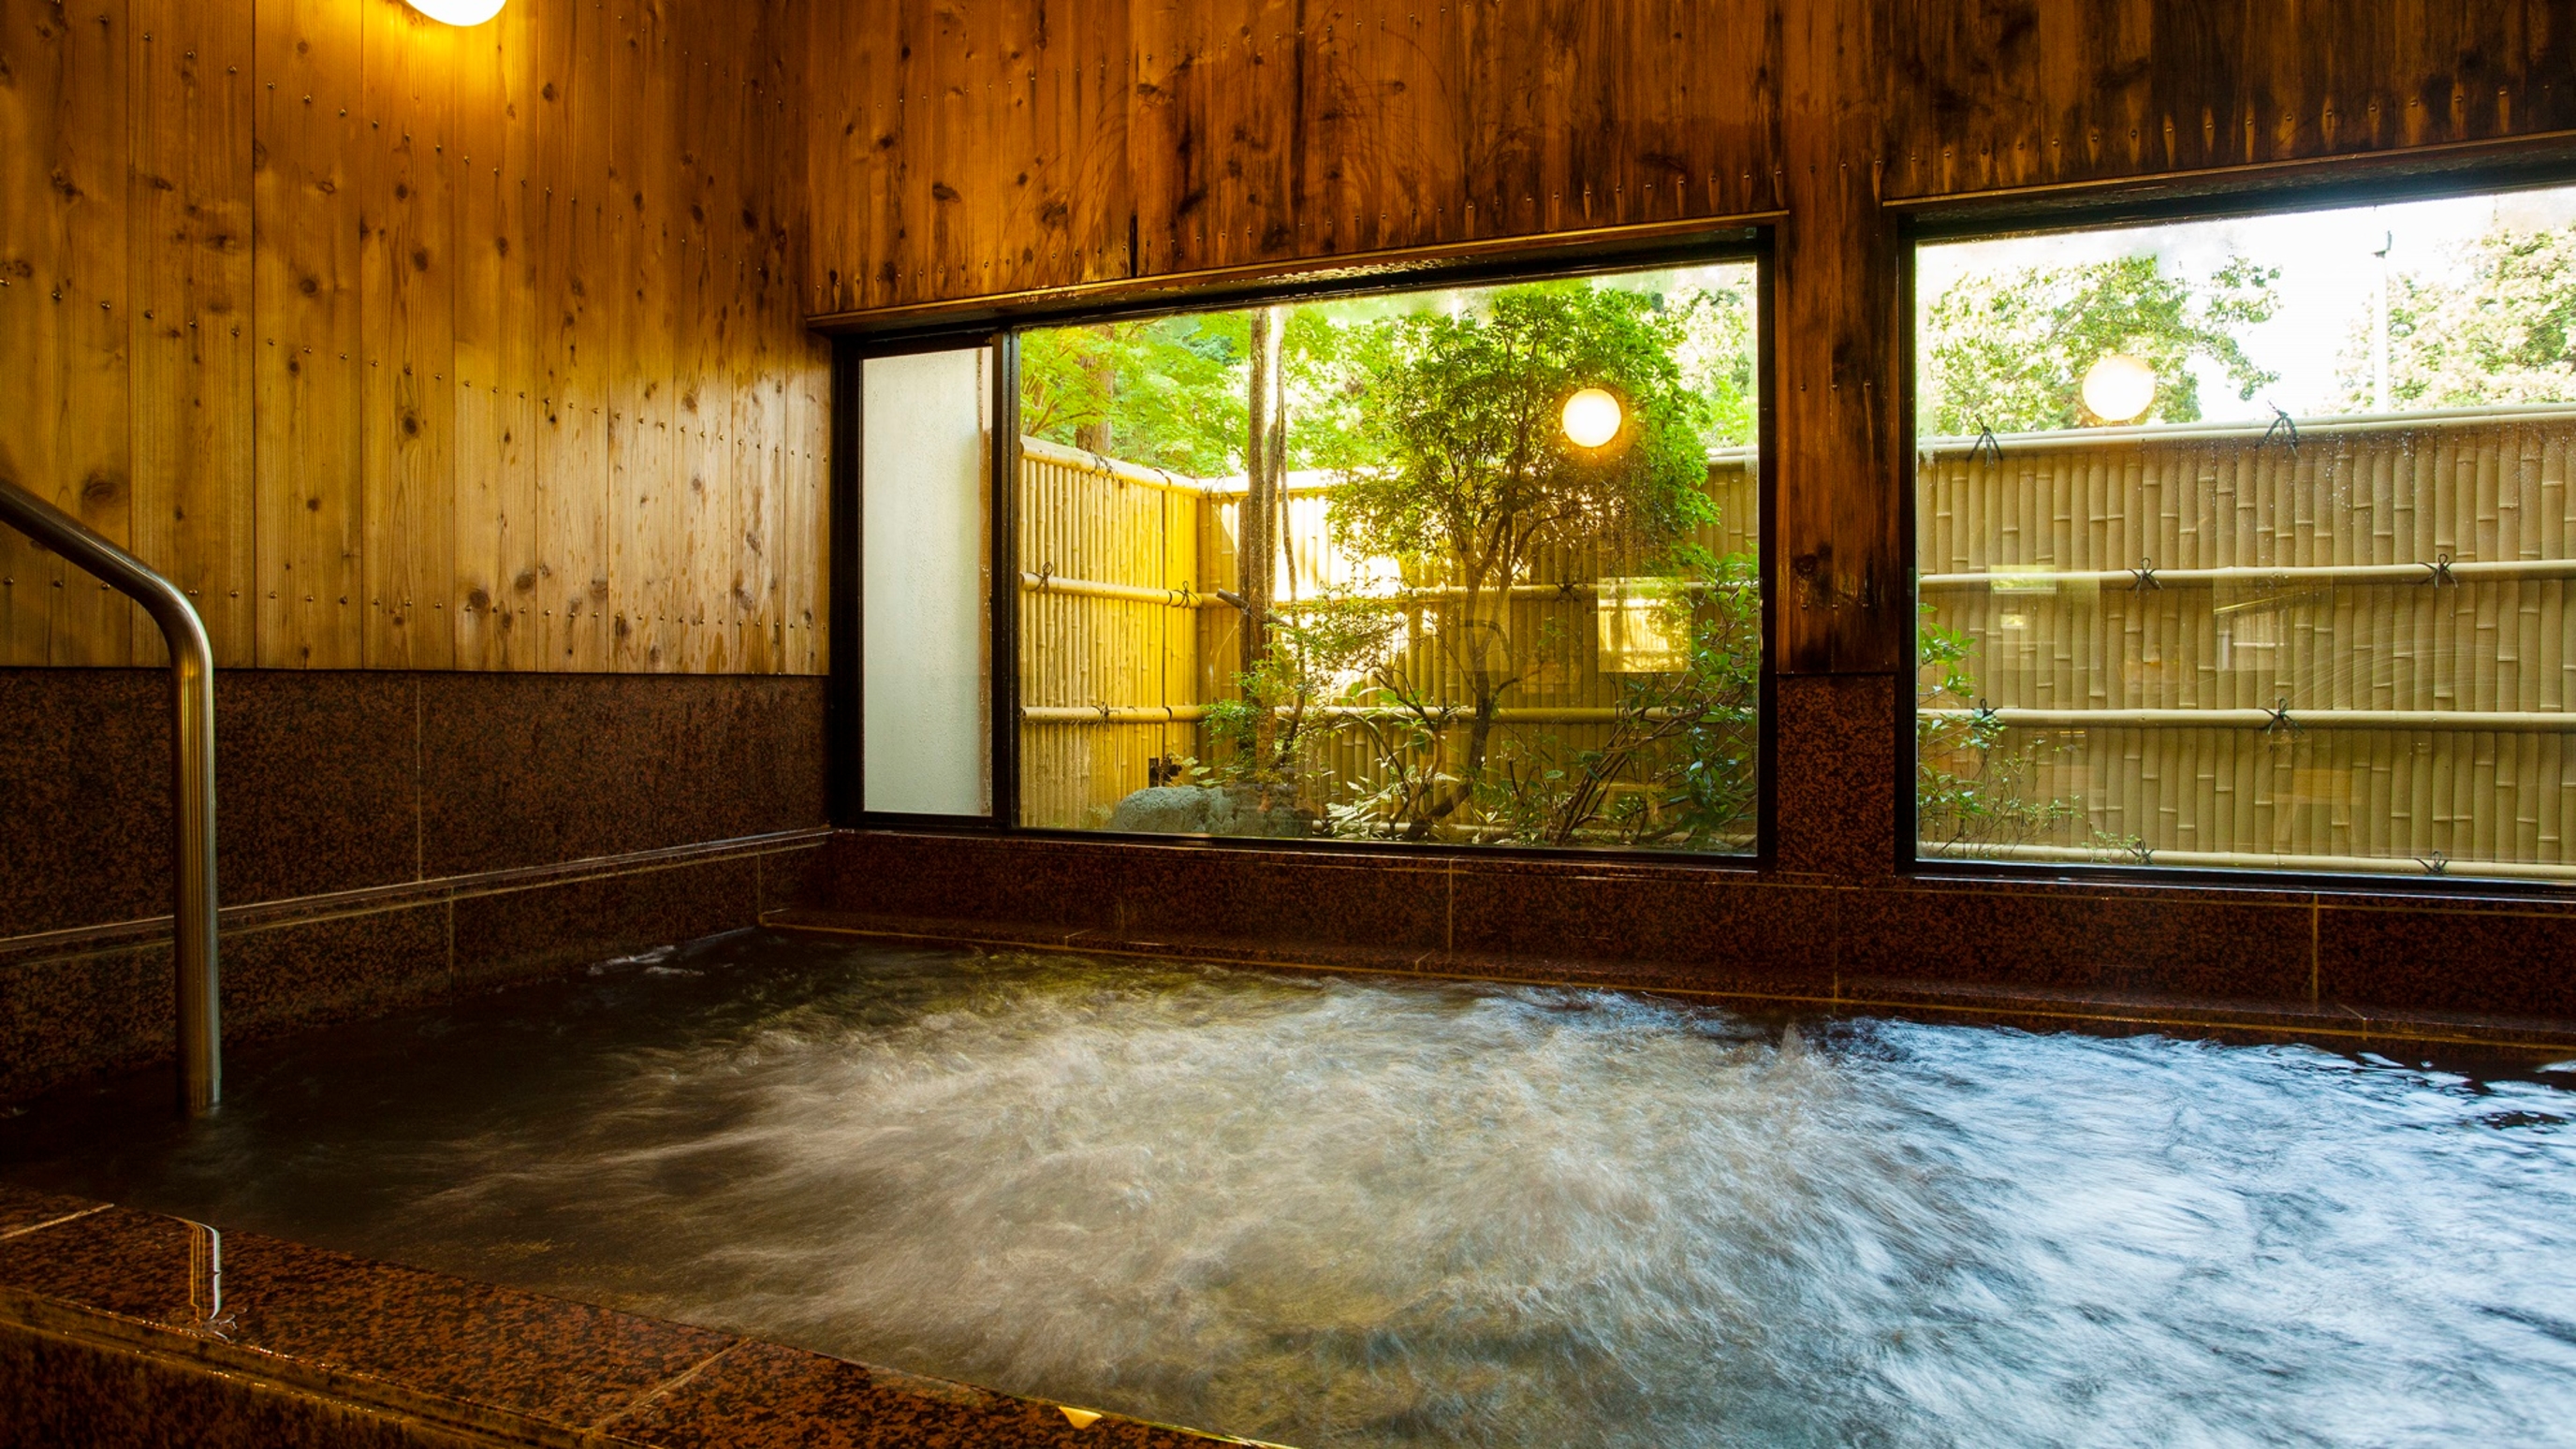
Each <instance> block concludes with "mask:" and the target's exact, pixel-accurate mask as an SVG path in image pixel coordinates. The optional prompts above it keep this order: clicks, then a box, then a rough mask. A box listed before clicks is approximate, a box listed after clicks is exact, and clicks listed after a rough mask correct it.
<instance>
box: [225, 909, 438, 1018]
mask: <svg viewBox="0 0 2576 1449" xmlns="http://www.w3.org/2000/svg"><path fill="white" fill-rule="evenodd" d="M447 910H448V908H447V904H446V903H445V902H443V901H441V902H435V903H432V904H428V905H418V906H409V907H404V908H401V909H397V910H388V911H371V912H368V913H366V914H363V915H352V916H334V917H326V918H324V919H321V920H312V921H296V922H293V923H291V924H287V925H282V926H273V927H268V928H265V929H261V930H255V931H243V932H239V933H236V934H233V935H229V936H226V937H225V938H224V942H223V988H224V1028H225V1030H226V1031H227V1032H230V1033H232V1034H234V1035H237V1036H239V1037H242V1038H244V1039H249V1038H253V1037H260V1036H274V1035H277V1034H278V1033H281V1032H287V1031H294V1030H297V1029H300V1028H306V1027H312V1026H319V1025H325V1024H328V1023H331V1022H338V1021H354V1020H359V1019H362V1018H365V1017H370V1016H381V1015H383V1014H384V1013H386V1012H389V1011H398V1010H401V1009H402V1008H404V1007H407V1006H418V1005H421V1004H424V1003H426V1002H431V1001H436V1000H440V999H442V998H444V997H445V996H447V995H448V993H449V992H450V991H451V990H452V989H453V983H452V979H451V978H450V976H449V974H448V969H447Z"/></svg>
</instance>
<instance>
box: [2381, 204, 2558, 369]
mask: <svg viewBox="0 0 2576 1449" xmlns="http://www.w3.org/2000/svg"><path fill="white" fill-rule="evenodd" d="M2369 326H2370V324H2369V323H2368V321H2366V320H2365V321H2364V322H2362V323H2361V324H2360V326H2359V327H2357V328H2356V329H2355V331H2354V336H2353V339H2352V341H2351V342H2350V343H2349V344H2347V346H2346V347H2345V349H2344V351H2343V353H2342V355H2341V357H2340V358H2339V359H2338V362H2339V367H2338V369H2337V372H2338V375H2339V378H2340V380H2341V382H2342V384H2343V389H2344V403H2345V405H2346V406H2348V407H2351V408H2353V409H2355V410H2366V409H2368V408H2369V407H2370V406H2371V403H2372V400H2373V399H2372V387H2371V355H2370V353H2371V341H2370V331H2369ZM2388 400H2389V403H2390V405H2391V406H2392V407H2398V408H2457V407H2491V406H2496V405H2499V404H2507V403H2533V402H2569V401H2576V227H2571V228H2568V229H2566V230H2563V231H2536V232H2517V231H2513V230H2510V229H2500V230H2496V231H2491V232H2488V233H2487V234H2486V235H2485V236H2483V237H2480V238H2479V239H2478V242H2477V248H2476V251H2475V253H2474V255H2473V256H2472V257H2471V258H2470V262H2469V270H2468V276H2467V277H2466V278H2465V279H2464V280H2462V281H2460V282H2456V283H2454V282H2450V281H2447V280H2445V279H2443V278H2440V277H2431V278H2427V277H2422V276H2415V275H2408V276H2401V277H2398V278H2396V279H2395V281H2394V284H2393V285H2392V286H2391V287H2390V296H2389V300H2388Z"/></svg>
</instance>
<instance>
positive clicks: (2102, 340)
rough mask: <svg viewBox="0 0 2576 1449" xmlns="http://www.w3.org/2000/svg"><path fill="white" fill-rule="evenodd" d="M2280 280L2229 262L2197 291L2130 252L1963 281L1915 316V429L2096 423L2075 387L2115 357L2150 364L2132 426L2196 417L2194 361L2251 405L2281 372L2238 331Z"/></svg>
mask: <svg viewBox="0 0 2576 1449" xmlns="http://www.w3.org/2000/svg"><path fill="white" fill-rule="evenodd" d="M2280 275H2281V273H2280V269H2279V268H2277V267H2259V266H2256V265H2254V264H2253V263H2251V262H2249V261H2247V260H2245V259H2244V258H2242V257H2238V258H2234V259H2231V260H2230V261H2229V262H2228V263H2227V264H2226V265H2225V266H2223V267H2221V268H2219V269H2218V271H2217V273H2216V274H2215V275H2214V276H2213V277H2212V278H2211V279H2210V283H2209V285H2208V286H2207V287H2205V288H2195V287H2194V286H2192V285H2191V283H2189V282H2188V281H2186V280H2185V279H2183V278H2180V277H2175V276H2170V275H2168V274H2166V273H2165V271H2164V270H2163V269H2162V267H2161V266H2160V264H2159V263H2158V261H2157V259H2156V258H2154V257H2152V256H2135V257H2120V258H2116V259H2114V260H2111V261H2105V262H2085V263H2080V264H2077V265H2073V266H2063V267H2050V266H2035V267H2022V268H2018V269H2016V270H2013V271H2009V272H1998V273H1989V274H1983V275H1977V276H1969V277H1963V278H1961V279H1960V280H1959V281H1958V282H1957V283H1955V284H1954V285H1952V286H1951V287H1950V288H1949V289H1948V290H1947V291H1944V292H1943V293H1942V294H1941V296H1940V297H1939V299H1937V300H1936V301H1934V302H1933V304H1932V306H1931V308H1930V310H1929V312H1928V313H1927V314H1926V316H1925V319H1924V322H1925V325H1924V346H1923V355H1924V358H1925V360H1926V363H1927V367H1926V369H1925V378H1924V381H1925V387H1924V392H1923V402H1922V422H1921V427H1922V430H1923V431H1924V433H1925V434H1926V435H1940V436H1951V437H1964V436H1969V435H1972V434H1975V433H1976V432H1978V431H1979V430H1980V429H1992V430H1993V431H1995V432H1999V433H2007V432H2037V431H2041V430H2044V429H2050V428H2074V427H2083V426H2086V425H2088V424H2091V423H2097V422H2099V421H2100V419H2098V418H2095V417H2093V416H2092V415H2091V414H2090V413H2089V412H2088V411H2087V410H2086V409H2085V407H2084V400H2083V397H2082V396H2081V387H2082V383H2083V379H2084V374H2085V373H2086V372H2088V371H2090V370H2091V369H2092V366H2093V364H2094V363H2096V362H2098V361H2100V360H2101V359H2102V357H2103V356H2104V355H2105V354H2108V353H2113V352H2125V353H2128V354H2129V355H2131V356H2133V357H2136V358H2138V359H2140V360H2142V361H2144V362H2145V363H2147V364H2148V365H2149V366H2150V367H2153V368H2154V369H2155V372H2156V378H2157V386H2156V399H2155V401H2154V402H2153V403H2152V404H2150V405H2149V407H2148V409H2147V411H2146V413H2145V414H2144V415H2143V417H2142V418H2141V419H2140V421H2157V422H2176V423H2179V422H2190V421H2192V420H2194V419H2196V418H2198V417H2199V416H2200V383H2199V380H2198V378H2196V377H2195V376H2194V375H2193V373H2192V370H2191V365H2190V364H2191V363H2192V361H2193V360H2194V359H2199V358H2206V359H2208V360H2210V361H2213V362H2216V363H2217V364H2218V365H2219V366H2220V368H2221V369H2222V370H2224V371H2225V373H2226V374H2227V378H2228V381H2230V382H2231V383H2233V384H2235V386H2236V388H2237V396H2239V397H2240V398H2250V397H2252V396H2254V394H2255V392H2256V391H2257V390H2258V389H2260V388H2262V387H2265V386H2267V385H2269V384H2271V383H2273V382H2277V381H2279V376H2280V375H2279V374H2277V373H2274V372H2269V371H2266V370H2264V369H2263V368H2261V367H2258V366H2256V365H2255V363H2254V361H2253V359H2251V358H2249V357H2247V356H2246V355H2245V350H2244V347H2243V346H2242V345H2241V344H2240V343H2239V342H2238V340H2237V335H2238V333H2239V332H2240V331H2241V330H2242V329H2243V328H2245V327H2248V326H2251V325H2253V324H2256V323H2259V322H2263V321H2265V320H2267V319H2269V318H2270V317H2271V315H2272V313H2273V310H2274V309H2275V307H2277V306H2278V305H2279V301H2280V296H2279V294H2278V293H2277V292H2275V291H2273V290H2272V283H2274V282H2275V281H2277V280H2279V278H2280Z"/></svg>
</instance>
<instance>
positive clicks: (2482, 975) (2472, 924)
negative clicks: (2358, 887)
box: [2317, 900, 2576, 1021]
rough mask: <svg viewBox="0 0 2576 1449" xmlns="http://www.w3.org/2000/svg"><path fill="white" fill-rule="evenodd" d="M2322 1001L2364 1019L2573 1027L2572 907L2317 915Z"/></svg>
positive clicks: (2453, 906) (2450, 907)
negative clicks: (2486, 1015) (2471, 1017)
mask: <svg viewBox="0 0 2576 1449" xmlns="http://www.w3.org/2000/svg"><path fill="white" fill-rule="evenodd" d="M2317 957H2318V960H2317V966H2318V976H2319V979H2320V981H2321V982H2322V985H2323V989H2324V991H2325V994H2326V997H2327V999H2329V1000H2332V1001H2340V1002H2343V1003H2345V1004H2347V1005H2350V1006H2354V1007H2358V1008H2361V1009H2363V1010H2365V1011H2382V1010H2387V1009H2390V1008H2401V1009H2416V1010H2429V1011H2467V1012H2492V1013H2495V1014H2498V1015H2505V1016H2519V1017H2550V1018H2556V1019H2559V1020H2570V1021H2576V900H2570V901H2569V902H2568V903H2567V905H2566V906H2565V907H2563V908H2559V909H2550V908H2548V907H2537V908H2535V907H2534V906H2531V905H2524V904H2502V903H2499V904H2492V905H2473V904H2470V903H2466V902H2460V903H2443V902H2427V903H2426V904H2425V905H2424V906H2423V907H2419V908H2415V909H2398V908H2392V907H2384V906H2382V907H2371V906H2361V905H2355V904H2350V903H2330V904H2327V905H2325V906H2324V907H2323V908H2322V909H2321V910H2320V911H2319V913H2318V922H2317Z"/></svg>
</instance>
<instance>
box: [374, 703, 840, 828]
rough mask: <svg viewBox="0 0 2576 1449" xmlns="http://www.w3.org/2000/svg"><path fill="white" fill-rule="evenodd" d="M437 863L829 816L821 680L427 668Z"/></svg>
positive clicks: (425, 747) (428, 781) (428, 777)
mask: <svg viewBox="0 0 2576 1449" xmlns="http://www.w3.org/2000/svg"><path fill="white" fill-rule="evenodd" d="M419 678H420V681H421V691H422V734H421V742H422V750H421V758H422V762H423V768H424V770H425V774H424V777H423V808H424V818H423V831H424V838H425V842H426V845H425V849H426V852H427V873H428V874H430V875H433V876H437V875H460V874H466V873H470V872H474V871H481V870H499V869H507V868H510V867H515V866H523V865H541V864H549V863H552V862H556V861H565V860H578V859H582V858H585V857H589V856H595V855H615V854H621V853H624V852H627V851H635V850H653V849H660V848H662V847H665V846H673V845H686V844H690V843H693V842H696V841H702V840H729V839H734V838H737V837H740V836H746V835H759V834H765V833H767V832H770V831H776V830H796V829H802V828H805V827H807V826H813V825H819V824H821V823H822V821H823V811H824V803H823V794H824V780H823V774H824V767H825V762H826V757H825V753H824V748H823V681H822V680H820V679H815V678H798V677H783V676H740V675H577V674H484V673H454V674H439V675H421V676H419Z"/></svg>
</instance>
